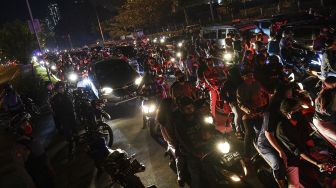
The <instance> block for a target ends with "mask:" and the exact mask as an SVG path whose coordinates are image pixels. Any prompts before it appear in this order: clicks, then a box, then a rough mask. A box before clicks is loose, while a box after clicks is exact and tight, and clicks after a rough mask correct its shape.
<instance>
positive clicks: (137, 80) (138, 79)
mask: <svg viewBox="0 0 336 188" xmlns="http://www.w3.org/2000/svg"><path fill="white" fill-rule="evenodd" d="M141 82H142V77H139V78H137V79H135V81H134V83H135V85H140V84H141Z"/></svg>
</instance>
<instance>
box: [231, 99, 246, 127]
mask: <svg viewBox="0 0 336 188" xmlns="http://www.w3.org/2000/svg"><path fill="white" fill-rule="evenodd" d="M230 107H231V111H232V113H233V114H234V119H233V121H234V126H235V127H234V129H235V131H236V132H243V128H242V125H243V120H242V112H241V110H240V108H239V107H238V105H237V104H236V103H230Z"/></svg>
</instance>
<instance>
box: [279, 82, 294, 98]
mask: <svg viewBox="0 0 336 188" xmlns="http://www.w3.org/2000/svg"><path fill="white" fill-rule="evenodd" d="M275 95H276V96H278V97H279V98H282V99H290V98H293V88H292V86H291V85H290V84H281V85H279V86H278V87H277V88H276V91H275Z"/></svg>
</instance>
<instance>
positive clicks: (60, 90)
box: [55, 81, 65, 93]
mask: <svg viewBox="0 0 336 188" xmlns="http://www.w3.org/2000/svg"><path fill="white" fill-rule="evenodd" d="M55 89H56V92H57V93H64V92H65V83H64V82H62V81H58V82H57V83H56V84H55Z"/></svg>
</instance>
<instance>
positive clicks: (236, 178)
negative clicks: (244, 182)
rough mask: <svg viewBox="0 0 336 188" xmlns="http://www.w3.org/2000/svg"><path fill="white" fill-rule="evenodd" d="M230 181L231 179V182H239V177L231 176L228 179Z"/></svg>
mask: <svg viewBox="0 0 336 188" xmlns="http://www.w3.org/2000/svg"><path fill="white" fill-rule="evenodd" d="M230 179H231V180H232V181H234V182H239V181H240V177H239V176H237V175H232V176H231V177H230Z"/></svg>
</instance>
